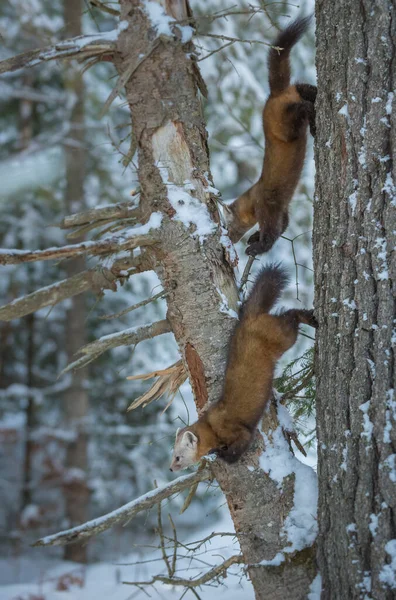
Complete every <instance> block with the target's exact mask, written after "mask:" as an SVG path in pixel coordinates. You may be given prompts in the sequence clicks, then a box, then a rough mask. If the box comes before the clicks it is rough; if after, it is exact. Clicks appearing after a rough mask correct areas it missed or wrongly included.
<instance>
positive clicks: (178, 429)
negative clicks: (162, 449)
mask: <svg viewBox="0 0 396 600" xmlns="http://www.w3.org/2000/svg"><path fill="white" fill-rule="evenodd" d="M179 431H180V427H178V428H177V429H176V435H175V438H176V439H177V436H178V435H179Z"/></svg>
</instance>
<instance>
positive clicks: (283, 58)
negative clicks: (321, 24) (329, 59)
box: [268, 15, 312, 96]
mask: <svg viewBox="0 0 396 600" xmlns="http://www.w3.org/2000/svg"><path fill="white" fill-rule="evenodd" d="M311 18H312V15H310V16H309V17H304V18H303V19H301V18H300V19H296V20H295V21H293V23H291V24H290V25H289V26H288V27H286V29H285V30H284V31H281V32H280V33H279V35H278V37H277V38H276V40H275V41H274V42H273V46H277V47H278V48H283V50H275V48H271V50H270V52H269V57H268V69H269V86H270V92H271V94H272V95H273V96H276V95H277V94H280V93H281V92H283V91H284V90H285V89H286V88H287V87H288V86H289V85H290V61H289V56H290V50H291V49H292V48H293V46H294V44H296V43H297V42H298V40H299V39H300V37H301V36H302V35H303V34H304V33H305V31H306V30H307V29H308V25H309V22H310V20H311Z"/></svg>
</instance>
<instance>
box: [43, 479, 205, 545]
mask: <svg viewBox="0 0 396 600" xmlns="http://www.w3.org/2000/svg"><path fill="white" fill-rule="evenodd" d="M210 478H211V472H210V470H209V469H206V470H205V471H197V472H195V473H190V474H188V475H183V476H182V477H178V478H177V479H175V480H174V481H172V482H171V483H168V484H166V485H163V486H160V487H158V488H156V489H154V490H152V491H151V492H147V494H144V495H143V496H140V497H139V498H136V499H135V500H132V501H131V502H128V504H124V506H121V507H120V508H118V509H117V510H114V511H113V512H111V513H109V514H107V515H104V516H102V517H99V518H97V519H93V520H92V521H88V522H87V523H84V524H82V525H79V526H78V527H73V528H72V529H67V530H65V531H60V532H59V533H55V534H54V535H49V536H46V537H44V538H41V539H39V540H37V542H35V543H34V544H33V546H64V545H66V544H70V543H71V542H77V541H80V540H82V539H85V538H88V537H90V536H92V535H96V534H98V533H101V532H102V531H106V529H110V527H113V526H114V525H115V524H116V523H119V522H126V521H130V520H131V519H132V518H133V517H134V516H135V515H137V514H138V513H139V512H141V511H142V510H147V509H149V508H151V507H152V506H154V505H155V504H158V502H162V500H165V499H166V498H169V497H170V496H173V494H176V493H178V492H181V491H182V490H184V489H185V488H187V487H190V486H191V485H193V484H194V483H196V482H197V481H204V480H206V479H210Z"/></svg>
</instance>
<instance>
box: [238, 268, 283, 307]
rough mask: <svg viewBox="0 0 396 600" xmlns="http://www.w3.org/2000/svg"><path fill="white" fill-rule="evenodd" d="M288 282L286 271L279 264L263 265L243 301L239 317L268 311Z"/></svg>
mask: <svg viewBox="0 0 396 600" xmlns="http://www.w3.org/2000/svg"><path fill="white" fill-rule="evenodd" d="M288 282H289V277H288V275H287V272H286V271H285V269H284V268H283V267H282V266H281V265H280V264H272V265H267V266H266V267H264V268H263V269H262V270H261V271H260V273H259V274H258V276H257V279H256V281H255V282H254V284H253V287H252V289H251V290H250V293H249V296H248V297H247V299H246V300H245V302H244V303H243V306H242V310H241V318H243V317H245V316H253V315H259V314H261V313H268V312H269V311H270V310H271V308H272V307H273V306H274V304H275V303H276V302H277V301H278V300H279V298H280V295H281V294H282V292H283V290H284V289H285V287H286V285H287V284H288Z"/></svg>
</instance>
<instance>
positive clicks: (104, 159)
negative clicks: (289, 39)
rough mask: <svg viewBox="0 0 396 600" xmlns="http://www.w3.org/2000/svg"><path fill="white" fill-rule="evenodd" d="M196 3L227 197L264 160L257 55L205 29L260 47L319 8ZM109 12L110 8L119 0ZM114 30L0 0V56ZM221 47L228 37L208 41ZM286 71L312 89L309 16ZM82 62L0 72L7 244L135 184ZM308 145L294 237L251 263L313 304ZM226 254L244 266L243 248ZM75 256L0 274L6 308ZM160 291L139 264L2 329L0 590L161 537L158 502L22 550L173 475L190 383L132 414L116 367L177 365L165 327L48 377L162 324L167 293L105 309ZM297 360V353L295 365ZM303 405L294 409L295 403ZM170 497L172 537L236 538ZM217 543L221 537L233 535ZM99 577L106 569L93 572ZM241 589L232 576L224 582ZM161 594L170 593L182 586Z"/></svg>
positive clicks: (67, 269) (135, 369) (215, 519)
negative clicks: (83, 352) (129, 332)
mask: <svg viewBox="0 0 396 600" xmlns="http://www.w3.org/2000/svg"><path fill="white" fill-rule="evenodd" d="M191 4H192V8H193V10H194V14H195V16H196V17H197V27H198V30H199V32H200V34H199V35H198V36H197V37H196V40H195V41H196V47H197V51H198V52H199V53H200V62H199V65H200V68H201V71H202V75H203V77H204V79H205V81H206V84H207V87H208V90H209V96H208V99H207V100H203V102H204V110H205V114H206V118H207V126H208V131H209V145H210V154H211V168H212V174H213V178H214V182H215V185H216V187H217V188H218V189H219V190H220V191H221V193H222V199H223V200H228V199H232V198H235V197H236V196H237V195H238V194H239V193H241V192H243V191H244V190H245V189H247V187H249V186H250V185H251V184H252V183H253V182H254V181H255V180H256V179H257V177H258V175H259V173H260V170H261V166H262V157H263V143H264V142H263V133H262V125H261V110H262V106H263V103H264V101H265V99H266V96H267V93H268V83H267V77H268V73H267V48H266V46H265V45H261V44H255V43H242V42H241V43H234V44H228V45H227V44H226V42H224V41H222V40H220V39H217V38H212V37H208V36H206V35H205V34H207V33H210V32H212V33H216V34H220V35H228V36H233V37H239V38H242V39H244V40H254V39H256V40H263V41H266V42H270V41H271V40H272V39H273V38H274V36H275V35H276V31H277V28H279V27H282V26H284V25H285V24H286V23H287V22H288V17H292V18H295V17H296V16H297V15H298V14H308V13H310V12H312V10H313V2H312V1H311V0H308V1H306V2H304V1H303V2H301V4H300V6H299V7H297V6H295V5H291V4H287V3H286V2H275V3H265V2H257V4H255V5H254V6H257V8H258V9H260V10H257V11H256V14H254V15H253V14H252V11H251V8H250V7H251V6H252V5H251V3H249V2H245V1H240V2H238V3H235V5H233V6H230V4H232V3H230V2H228V0H200V1H199V2H198V0H193V1H192V2H191ZM109 6H115V8H117V6H116V4H114V5H113V4H111V3H109ZM221 10H224V11H225V10H227V11H228V12H232V11H238V12H240V13H242V14H237V15H229V16H227V17H226V18H224V17H223V18H215V19H208V18H207V17H206V15H210V14H213V13H216V14H217V15H219V14H220V12H219V11H221ZM244 11H250V12H249V14H243V13H244ZM115 26H116V17H114V16H112V15H111V14H108V13H105V12H102V11H101V10H98V9H97V8H95V6H93V5H91V4H90V3H88V2H87V1H83V0H81V5H80V10H79V11H77V12H76V11H75V10H74V9H72V7H71V3H68V0H23V1H22V0H5V1H4V2H2V3H1V5H0V36H1V50H0V59H1V58H7V57H8V56H12V55H14V54H17V53H19V52H23V51H24V50H28V49H31V48H37V47H40V46H44V45H47V44H51V43H53V42H54V41H56V40H61V39H65V38H67V37H71V36H75V35H78V34H79V32H80V31H81V32H83V33H89V32H95V31H98V30H99V31H107V30H111V29H113V28H114V27H115ZM220 46H224V48H223V49H222V50H221V51H219V52H214V50H217V49H218V48H220ZM292 64H293V76H294V79H296V80H298V79H299V78H300V79H301V80H303V81H307V82H310V83H314V81H315V70H314V24H313V25H312V28H311V31H310V32H309V34H308V35H306V36H304V38H303V39H302V41H301V42H300V43H299V44H298V45H297V46H296V48H295V49H294V50H293V54H292ZM81 70H82V67H81V65H77V64H75V63H68V62H49V63H47V64H41V65H40V66H38V67H35V68H31V69H26V70H23V71H18V72H15V73H9V74H6V75H4V76H2V78H1V80H0V142H1V143H0V181H1V189H0V246H1V247H2V248H18V249H40V248H46V247H50V246H57V245H61V244H63V243H64V242H65V234H64V232H62V230H60V229H59V228H57V227H56V226H55V225H56V223H59V222H60V220H61V218H62V217H63V216H65V215H67V214H71V213H72V212H78V211H81V210H84V209H86V208H92V207H96V206H103V205H106V204H111V203H114V202H122V201H127V200H130V199H131V191H132V190H133V189H134V188H136V187H137V185H138V181H137V180H136V169H135V166H134V161H133V160H132V161H131V162H129V164H128V161H126V160H125V156H126V154H127V153H128V150H129V146H130V125H129V115H128V110H127V107H126V106H124V103H123V100H122V98H118V99H117V100H116V102H114V103H113V105H112V106H111V108H110V110H109V112H108V113H107V114H106V115H105V116H104V117H103V118H100V113H101V110H102V108H103V104H104V102H105V101H106V99H107V97H108V96H109V94H110V92H111V90H112V88H113V86H114V83H115V74H116V73H115V69H114V67H113V66H112V65H108V64H106V63H101V64H98V65H95V66H94V67H93V68H91V69H89V70H88V71H87V72H86V73H84V75H83V77H82V79H81V76H80V75H81ZM309 144H310V146H309V150H308V156H307V159H306V164H305V170H304V175H303V177H302V179H301V182H300V185H299V187H298V192H297V193H296V195H295V198H294V200H293V203H292V208H291V218H290V226H289V228H288V230H287V231H286V233H285V237H286V238H288V239H280V240H279V241H278V242H277V243H276V244H275V246H274V248H273V250H272V251H271V252H270V253H269V254H267V255H265V256H264V257H261V262H262V263H263V262H267V261H269V260H277V261H278V260H282V261H283V262H284V263H285V264H286V265H287V266H288V267H289V270H290V273H291V276H292V281H293V282H294V283H293V285H291V286H290V287H289V290H288V292H287V294H286V297H285V301H284V302H283V304H289V305H290V306H296V305H301V306H310V305H311V303H312V295H313V294H312V271H311V268H312V260H311V218H312V201H313V197H312V196H313V183H314V170H313V159H312V141H311V139H310V142H309ZM125 165H126V166H125ZM87 239H90V235H89V232H87ZM291 240H294V241H293V242H291ZM74 241H75V240H70V242H71V243H73V242H74ZM237 250H238V254H239V256H240V259H241V260H240V265H239V268H238V273H237V276H240V275H241V273H242V270H243V266H244V262H245V255H244V250H245V243H244V242H242V243H240V244H238V246H237ZM81 261H82V263H81ZM259 262H260V261H256V263H255V268H257V265H258V264H259ZM88 266H92V265H88ZM81 267H82V268H84V261H83V259H80V263H77V261H76V260H74V262H73V261H62V262H59V263H54V262H53V261H52V262H44V263H40V262H37V263H33V264H22V265H20V266H8V267H2V268H1V274H0V305H3V304H5V303H6V302H9V301H10V300H12V299H14V298H17V297H19V296H22V295H25V294H27V293H30V292H32V291H34V290H35V289H37V288H39V287H42V286H45V285H50V284H51V283H53V282H55V281H56V280H59V279H62V278H65V277H66V276H70V275H71V274H73V273H74V272H76V271H77V272H78V271H79V270H81ZM297 282H298V284H297ZM159 292H161V286H160V285H159V281H158V280H157V279H156V276H155V275H154V274H153V273H143V274H141V275H139V276H135V277H134V278H133V283H132V284H131V283H129V282H127V283H125V285H124V286H121V287H119V289H118V290H117V292H116V293H113V292H111V291H106V293H105V294H104V295H103V296H102V297H95V296H94V295H93V294H88V295H80V296H77V297H76V298H75V299H73V300H69V301H65V302H63V303H61V304H59V305H57V306H55V307H54V308H53V309H51V310H48V309H42V310H40V311H38V312H36V313H35V314H33V315H29V316H27V317H25V318H23V319H19V320H15V321H11V322H10V323H4V322H0V400H1V402H0V496H1V504H0V561H1V562H0V565H1V569H0V585H5V586H7V587H5V588H4V590H5V592H6V594H7V595H6V596H5V597H7V598H12V597H23V598H25V597H26V598H28V597H29V596H28V595H26V594H27V592H26V590H27V589H28V588H26V587H24V585H23V584H25V583H28V582H35V584H36V583H37V581H38V579H39V577H40V578H41V579H42V580H43V581H44V580H45V578H46V577H48V572H49V569H50V567H51V568H53V565H57V564H58V562H56V561H59V560H60V559H66V560H74V561H80V562H90V563H93V562H95V561H102V562H103V561H107V563H111V562H114V561H116V560H117V559H118V560H120V559H122V562H127V561H126V560H125V557H126V556H128V557H130V556H131V554H133V553H135V556H137V555H138V553H139V552H141V553H143V555H144V556H146V557H147V552H148V551H144V550H138V547H139V545H144V544H146V545H147V544H154V543H155V544H157V543H158V542H153V539H154V531H155V528H156V526H157V514H156V512H155V511H152V512H151V513H149V514H147V515H145V516H144V517H141V519H140V520H134V521H133V522H132V523H131V524H129V525H128V526H127V527H124V528H119V529H112V530H110V531H109V532H107V533H106V534H102V535H101V536H99V537H98V538H95V539H93V540H92V541H91V542H90V543H89V545H88V546H85V547H68V548H66V551H65V550H59V549H58V550H57V549H40V550H38V549H29V543H30V542H32V541H33V540H34V539H36V538H37V537H39V536H42V535H45V534H46V533H48V532H54V531H58V530H60V529H62V528H66V527H67V526H69V525H71V524H75V523H78V522H82V521H84V520H87V519H89V518H92V517H94V516H97V515H100V514H103V513H105V512H108V511H110V510H112V509H114V508H117V507H118V506H120V505H121V504H123V503H125V502H128V501H130V500H131V499H133V498H135V497H137V496H139V495H141V494H143V493H145V492H146V491H147V490H150V489H152V488H153V486H154V481H156V482H157V484H160V483H164V482H166V481H167V480H168V479H171V478H173V477H174V476H173V475H172V474H171V473H169V470H168V466H169V461H170V456H171V447H172V444H173V439H174V433H175V430H176V428H177V427H179V426H182V425H183V424H184V423H187V422H188V421H189V420H190V421H192V420H194V418H195V408H194V403H193V402H192V398H191V392H190V388H189V385H188V383H186V384H184V385H183V386H182V388H181V390H180V393H178V395H177V396H176V398H175V399H174V401H173V403H172V405H171V406H170V408H169V409H168V410H167V411H166V412H165V413H162V411H163V408H164V407H165V405H166V399H161V400H160V401H159V402H155V403H151V404H150V405H148V406H147V407H146V408H145V409H141V408H140V409H138V410H136V411H132V412H130V413H128V414H127V413H126V408H127V407H128V405H129V404H130V403H131V401H132V400H133V399H134V398H137V397H138V396H139V395H141V394H142V393H143V392H144V391H145V390H147V389H148V387H149V385H150V382H141V381H133V382H131V381H127V380H126V377H127V376H128V375H136V374H139V373H146V372H150V371H153V370H154V369H158V368H165V367H168V366H169V365H171V364H172V363H174V362H175V361H176V360H177V359H178V351H177V347H176V344H175V342H174V339H173V336H172V335H171V334H167V335H162V336H161V337H159V338H156V339H155V340H152V341H146V342H143V343H141V344H139V346H138V348H137V349H136V351H134V348H132V347H123V348H117V349H115V350H112V351H109V352H107V353H105V354H104V355H102V356H101V357H100V358H99V359H98V360H96V361H95V362H93V363H91V364H90V365H89V366H88V367H86V368H84V369H83V370H81V371H77V372H76V373H73V374H72V373H67V374H65V375H60V373H61V371H62V369H63V368H65V366H66V365H67V363H68V362H70V361H71V360H72V358H73V356H74V355H75V353H76V351H77V350H78V348H79V347H81V346H82V345H83V344H84V343H86V342H88V341H91V340H94V339H96V338H98V337H100V336H102V335H105V334H109V333H113V332H116V331H120V330H122V329H125V328H127V327H133V326H136V325H141V324H144V323H150V322H151V321H153V320H158V319H161V318H164V316H165V313H166V300H165V299H164V298H160V299H157V300H155V301H153V302H152V303H150V304H147V305H145V306H143V307H142V308H139V309H137V310H134V311H132V312H129V313H128V312H127V313H126V314H123V315H121V316H116V317H114V318H113V319H105V318H104V317H105V316H106V315H112V314H115V313H120V312H122V311H124V310H125V309H127V308H128V307H130V306H132V305H135V304H136V303H138V302H139V301H141V300H143V299H145V298H147V297H148V296H150V295H155V294H158V293H159ZM311 345H312V342H311V341H310V340H309V339H307V338H300V341H299V343H298V344H297V345H296V346H295V347H294V348H293V350H292V351H290V352H289V353H288V354H287V355H286V357H285V360H284V362H283V368H284V367H285V366H286V364H288V363H290V362H291V361H293V360H295V359H296V358H298V357H301V356H302V355H303V354H304V353H305V352H306V351H307V350H309V348H310V347H311ZM300 367H301V364H300V363H297V364H296V365H294V367H293V368H295V369H297V370H298V369H299V368H300ZM280 371H282V369H280ZM312 395H313V390H312V389H310V390H308V391H307V390H305V391H302V392H301V401H300V402H299V403H296V404H295V405H294V407H295V411H297V416H298V417H299V426H300V430H301V431H302V432H303V434H305V436H306V437H305V439H306V440H310V441H311V442H312V450H311V453H310V455H309V456H310V460H311V464H312V462H314V461H315V458H314V440H313V438H312V430H313V427H314V423H313V418H312V416H311V417H310V415H311V413H312ZM303 403H305V404H304V411H305V412H304V415H305V416H304V415H301V414H300V413H301V406H302V405H303ZM307 415H308V416H307ZM182 503H183V498H182V497H180V496H179V497H177V498H175V499H174V500H172V503H171V505H170V506H167V510H170V511H171V512H172V514H173V515H174V521H175V524H176V526H177V530H178V534H179V535H180V536H185V537H186V538H187V537H188V539H201V538H202V537H203V536H204V531H203V523H204V528H205V531H206V529H208V530H209V531H215V530H218V531H221V530H223V531H224V530H225V531H231V524H230V522H229V519H228V516H227V508H226V506H224V498H223V496H222V494H221V493H220V492H219V491H218V490H217V489H216V487H215V486H213V485H212V486H211V487H210V488H209V489H207V488H206V487H203V488H202V489H201V488H199V494H198V495H197V497H196V498H195V500H194V502H193V504H192V506H191V507H190V508H189V509H188V511H187V512H186V513H185V514H183V515H182V516H177V513H178V511H179V509H180V507H181V505H182ZM224 527H225V529H224ZM222 544H223V546H227V545H229V546H231V545H232V543H231V542H228V541H227V542H226V543H224V541H223V542H222ZM205 560H207V561H208V563H210V562H211V561H213V560H215V559H213V558H211V554H210V552H209V554H208V555H207V557H206V559H205ZM130 562H131V561H130ZM59 564H60V563H59ZM126 569H128V568H126ZM130 569H132V567H130ZM158 569H159V567H158ZM104 572H105V571H104V570H103V568H102V570H101V573H102V575H103V573H104ZM127 572H128V571H127V570H124V571H123V574H124V575H125V573H127ZM106 573H107V571H106ZM129 576H130V577H129V578H131V577H132V576H131V573H130V572H129ZM111 577H116V578H117V576H114V575H111ZM124 578H125V577H124ZM238 582H239V579H238V578H237V579H236V581H235V585H236V584H238ZM230 583H231V582H230ZM8 584H13V585H8ZM245 585H246V584H245ZM18 586H19V587H18ZM121 587H122V586H121ZM32 589H33V588H32ZM245 589H246V593H245V595H244V597H246V598H248V597H250V596H249V595H248V594H249V593H251V592H250V591H249V590H248V588H247V587H246V588H245ZM213 593H214V592H213V591H210V590H209V591H207V592H205V593H203V594H202V597H203V598H210V597H212V595H213ZM23 594H25V595H23ZM139 594H140V592H139ZM143 596H144V594H143V593H141V594H140V595H139V596H136V597H143ZM2 597H3V596H2ZM32 597H33V596H32ZM43 597H45V595H44V596H43ZM47 597H51V598H53V597H57V596H54V595H51V596H47ZM72 597H73V598H74V597H77V596H72ZM78 597H80V596H78ZM82 597H83V596H81V598H82ZM96 597H97V596H96ZM103 597H105V596H103ZM112 597H117V598H118V596H114V595H113V596H112ZM119 597H120V598H127V597H128V590H126V591H125V588H122V594H121V595H120V596H119ZM163 597H165V596H163ZM166 597H168V596H166ZM169 597H172V598H173V597H175V598H176V597H180V593H179V594H176V595H175V596H173V595H172V596H169ZM235 597H236V598H237V597H238V595H237V596H235ZM239 597H240V596H239ZM84 598H85V596H84ZM227 598H231V595H227Z"/></svg>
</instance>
